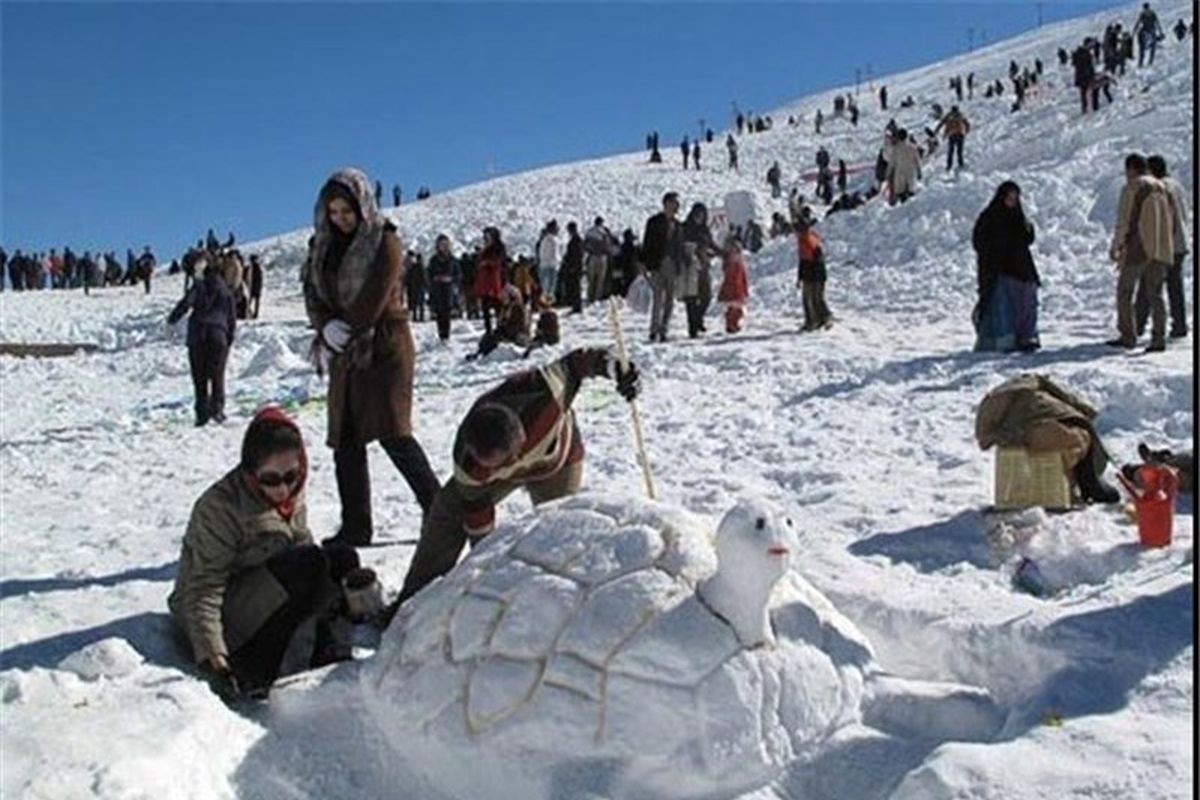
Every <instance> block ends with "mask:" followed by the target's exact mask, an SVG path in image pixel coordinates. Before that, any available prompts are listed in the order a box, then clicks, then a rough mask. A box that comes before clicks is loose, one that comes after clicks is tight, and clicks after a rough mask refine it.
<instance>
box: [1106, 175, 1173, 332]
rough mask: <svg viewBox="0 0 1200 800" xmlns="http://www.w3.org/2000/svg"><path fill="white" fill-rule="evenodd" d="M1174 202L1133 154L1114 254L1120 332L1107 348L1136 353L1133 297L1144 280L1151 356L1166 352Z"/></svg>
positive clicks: (1120, 206)
mask: <svg viewBox="0 0 1200 800" xmlns="http://www.w3.org/2000/svg"><path fill="white" fill-rule="evenodd" d="M1172 224H1173V220H1172V218H1171V202H1170V199H1169V197H1168V196H1167V190H1166V187H1164V186H1163V184H1162V182H1161V181H1159V180H1157V179H1155V178H1154V177H1152V176H1151V175H1150V174H1149V167H1148V165H1147V163H1146V159H1145V158H1144V157H1143V156H1142V155H1140V154H1139V153H1133V154H1131V155H1130V156H1128V157H1127V158H1126V159H1125V185H1124V186H1123V187H1122V188H1121V198H1120V201H1119V202H1118V205H1117V227H1116V230H1115V231H1114V233H1113V241H1112V247H1111V248H1110V249H1109V255H1110V256H1111V257H1112V260H1113V261H1115V262H1116V264H1117V330H1118V332H1119V334H1120V335H1119V336H1118V337H1117V338H1116V339H1112V340H1110V341H1109V342H1108V344H1110V345H1112V346H1113V347H1123V348H1125V349H1131V348H1133V347H1136V346H1137V327H1136V312H1135V308H1134V292H1135V291H1136V290H1137V288H1138V283H1139V281H1140V282H1141V283H1142V284H1143V285H1144V291H1145V296H1146V297H1147V298H1148V299H1149V301H1150V318H1151V329H1150V346H1149V347H1148V348H1146V352H1149V353H1153V352H1161V351H1162V350H1165V349H1166V333H1167V309H1166V305H1165V303H1164V302H1163V283H1164V282H1165V281H1166V277H1167V270H1168V269H1170V266H1171V262H1172V260H1173V259H1174V256H1175V243H1174V240H1173V236H1172Z"/></svg>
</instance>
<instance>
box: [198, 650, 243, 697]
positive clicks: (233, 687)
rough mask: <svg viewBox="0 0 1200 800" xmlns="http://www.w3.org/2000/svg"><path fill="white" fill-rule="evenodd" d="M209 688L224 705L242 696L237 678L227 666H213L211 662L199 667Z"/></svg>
mask: <svg viewBox="0 0 1200 800" xmlns="http://www.w3.org/2000/svg"><path fill="white" fill-rule="evenodd" d="M200 670H201V672H203V673H204V677H205V679H206V680H207V681H208V685H209V687H210V688H211V689H212V690H213V691H214V692H215V693H216V694H217V696H218V697H220V698H221V699H222V700H224V701H225V702H226V703H231V702H233V701H235V700H237V699H238V698H239V697H241V696H242V688H241V687H240V686H239V685H238V679H237V676H236V675H234V674H233V670H231V669H230V668H229V667H228V666H227V665H225V664H221V665H219V666H218V665H214V663H213V661H212V660H209V661H205V662H204V663H203V664H202V665H201V666H200Z"/></svg>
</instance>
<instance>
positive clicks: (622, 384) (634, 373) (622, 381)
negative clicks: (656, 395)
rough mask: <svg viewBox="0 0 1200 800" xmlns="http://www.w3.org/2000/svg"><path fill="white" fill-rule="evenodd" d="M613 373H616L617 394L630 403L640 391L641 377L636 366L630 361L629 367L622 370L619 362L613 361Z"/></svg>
mask: <svg viewBox="0 0 1200 800" xmlns="http://www.w3.org/2000/svg"><path fill="white" fill-rule="evenodd" d="M613 371H614V372H615V373H616V381H617V392H618V394H620V395H621V397H624V398H625V399H626V400H628V401H629V402H631V403H632V402H633V401H634V399H636V398H637V396H638V393H639V392H641V391H642V376H641V375H639V374H638V369H637V365H636V364H634V363H633V362H632V361H630V362H629V366H627V367H626V368H625V369H622V368H621V362H619V361H614V362H613Z"/></svg>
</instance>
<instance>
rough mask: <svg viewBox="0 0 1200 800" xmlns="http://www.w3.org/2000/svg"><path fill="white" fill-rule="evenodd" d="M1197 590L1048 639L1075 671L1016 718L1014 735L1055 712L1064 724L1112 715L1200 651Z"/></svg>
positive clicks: (1177, 590) (1066, 628)
mask: <svg viewBox="0 0 1200 800" xmlns="http://www.w3.org/2000/svg"><path fill="white" fill-rule="evenodd" d="M1195 596H1196V587H1195V584H1194V583H1192V582H1188V583H1183V584H1180V585H1178V586H1176V587H1174V588H1173V589H1169V590H1167V591H1165V592H1163V593H1161V594H1156V595H1142V596H1140V597H1137V598H1136V599H1134V600H1132V601H1130V602H1128V603H1125V604H1123V605H1119V606H1112V607H1109V608H1101V609H1097V610H1095V611H1088V612H1085V613H1083V614H1076V615H1074V616H1070V617H1064V618H1062V619H1060V620H1058V621H1057V622H1055V623H1053V624H1051V625H1050V626H1049V627H1047V628H1046V629H1044V630H1043V631H1041V633H1040V635H1039V637H1038V639H1039V642H1040V644H1041V645H1042V646H1043V647H1045V648H1047V649H1049V650H1052V651H1053V650H1057V651H1059V652H1060V653H1061V654H1062V655H1063V656H1064V657H1065V659H1066V661H1067V663H1066V664H1065V665H1064V666H1063V667H1062V668H1061V669H1059V670H1057V671H1055V672H1054V673H1053V674H1051V675H1050V676H1049V677H1047V678H1046V680H1045V681H1043V682H1042V684H1041V685H1040V686H1039V687H1037V689H1036V691H1035V692H1034V693H1033V694H1032V695H1031V697H1030V699H1029V700H1028V702H1025V703H1022V704H1021V707H1020V708H1018V709H1016V710H1015V711H1014V714H1013V717H1012V718H1010V720H1009V726H1008V730H1006V734H1008V735H1011V736H1014V737H1015V736H1017V735H1020V734H1021V733H1024V732H1025V731H1026V730H1029V729H1030V728H1032V727H1035V726H1036V725H1038V724H1040V721H1041V718H1042V715H1043V714H1045V713H1046V712H1048V711H1053V712H1055V713H1057V714H1058V715H1060V716H1062V717H1064V718H1065V717H1080V716H1088V715H1094V714H1108V713H1112V712H1114V711H1117V710H1119V709H1121V708H1123V707H1124V706H1125V704H1126V703H1127V702H1128V699H1129V693H1130V691H1131V690H1133V689H1134V688H1135V687H1136V686H1137V685H1138V684H1140V683H1141V682H1142V681H1143V680H1144V679H1145V678H1146V677H1147V676H1149V675H1152V674H1154V673H1156V672H1158V671H1159V670H1161V669H1162V668H1163V667H1165V666H1166V665H1167V664H1169V663H1170V662H1171V661H1172V660H1174V658H1175V657H1176V656H1177V655H1179V653H1180V652H1182V651H1183V650H1185V649H1186V648H1188V647H1192V646H1194V644H1195V610H1194V605H1195V602H1196V601H1195Z"/></svg>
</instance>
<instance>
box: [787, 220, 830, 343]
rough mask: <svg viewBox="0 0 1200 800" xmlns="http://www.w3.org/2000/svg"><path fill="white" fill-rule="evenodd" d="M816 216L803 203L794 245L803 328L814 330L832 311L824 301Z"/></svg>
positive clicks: (822, 254)
mask: <svg viewBox="0 0 1200 800" xmlns="http://www.w3.org/2000/svg"><path fill="white" fill-rule="evenodd" d="M815 225H816V219H815V218H814V217H813V213H812V209H811V208H809V207H808V206H805V207H804V209H803V210H802V211H801V212H800V216H799V218H798V219H797V220H796V245H797V248H798V250H799V262H798V264H799V266H798V268H797V274H796V285H797V287H799V289H800V297H801V300H802V301H803V304H804V330H806V331H815V330H818V329H820V328H824V327H826V326H827V325H829V323H830V321H831V320H832V319H833V314H831V313H830V312H829V306H827V305H826V304H825V280H826V277H827V272H826V268H825V249H824V246H823V245H822V243H821V237H820V236H818V235H817V232H816V231H815V230H814V226H815Z"/></svg>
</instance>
